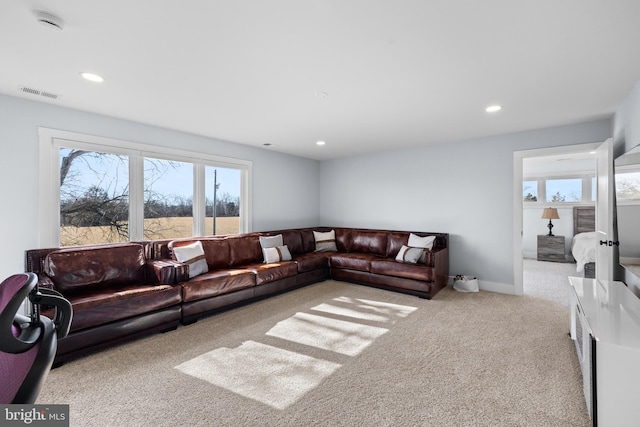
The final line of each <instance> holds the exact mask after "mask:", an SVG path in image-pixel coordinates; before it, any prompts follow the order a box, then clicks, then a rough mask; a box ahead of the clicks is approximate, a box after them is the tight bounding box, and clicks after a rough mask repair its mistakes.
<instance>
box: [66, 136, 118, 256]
mask: <svg viewBox="0 0 640 427" xmlns="http://www.w3.org/2000/svg"><path fill="white" fill-rule="evenodd" d="M128 238H129V160H128V158H127V157H126V156H121V155H115V154H106V153H97V152H93V151H83V150H74V149H67V148H62V149H60V243H61V245H62V246H71V245H81V244H90V243H101V242H123V241H127V240H128Z"/></svg>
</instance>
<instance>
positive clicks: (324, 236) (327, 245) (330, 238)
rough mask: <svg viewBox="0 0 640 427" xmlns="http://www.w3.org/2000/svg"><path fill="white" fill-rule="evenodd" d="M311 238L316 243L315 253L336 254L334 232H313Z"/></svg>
mask: <svg viewBox="0 0 640 427" xmlns="http://www.w3.org/2000/svg"><path fill="white" fill-rule="evenodd" d="M313 238H314V239H315V241H316V252H336V251H337V250H338V247H337V246H336V231H335V230H331V231H327V232H324V233H323V232H320V231H314V232H313Z"/></svg>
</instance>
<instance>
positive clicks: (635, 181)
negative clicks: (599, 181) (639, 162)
mask: <svg viewBox="0 0 640 427" xmlns="http://www.w3.org/2000/svg"><path fill="white" fill-rule="evenodd" d="M616 199H617V201H618V202H630V201H638V200H640V172H616Z"/></svg>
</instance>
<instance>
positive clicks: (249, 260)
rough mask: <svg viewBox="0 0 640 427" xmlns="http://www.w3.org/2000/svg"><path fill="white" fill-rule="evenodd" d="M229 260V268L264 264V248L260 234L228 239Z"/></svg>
mask: <svg viewBox="0 0 640 427" xmlns="http://www.w3.org/2000/svg"><path fill="white" fill-rule="evenodd" d="M225 240H227V242H228V243H229V259H228V264H227V266H229V267H232V266H245V265H247V264H254V263H257V262H262V247H261V246H260V236H259V235H258V234H244V235H242V236H233V237H228V238H226V239H225Z"/></svg>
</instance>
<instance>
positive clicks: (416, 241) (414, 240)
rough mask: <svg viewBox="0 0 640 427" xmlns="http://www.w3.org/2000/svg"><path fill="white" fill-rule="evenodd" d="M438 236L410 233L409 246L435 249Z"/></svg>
mask: <svg viewBox="0 0 640 427" xmlns="http://www.w3.org/2000/svg"><path fill="white" fill-rule="evenodd" d="M435 240H436V236H425V237H420V236H418V235H416V234H413V233H410V234H409V243H407V246H410V247H412V248H425V249H427V250H431V249H433V242H435Z"/></svg>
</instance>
